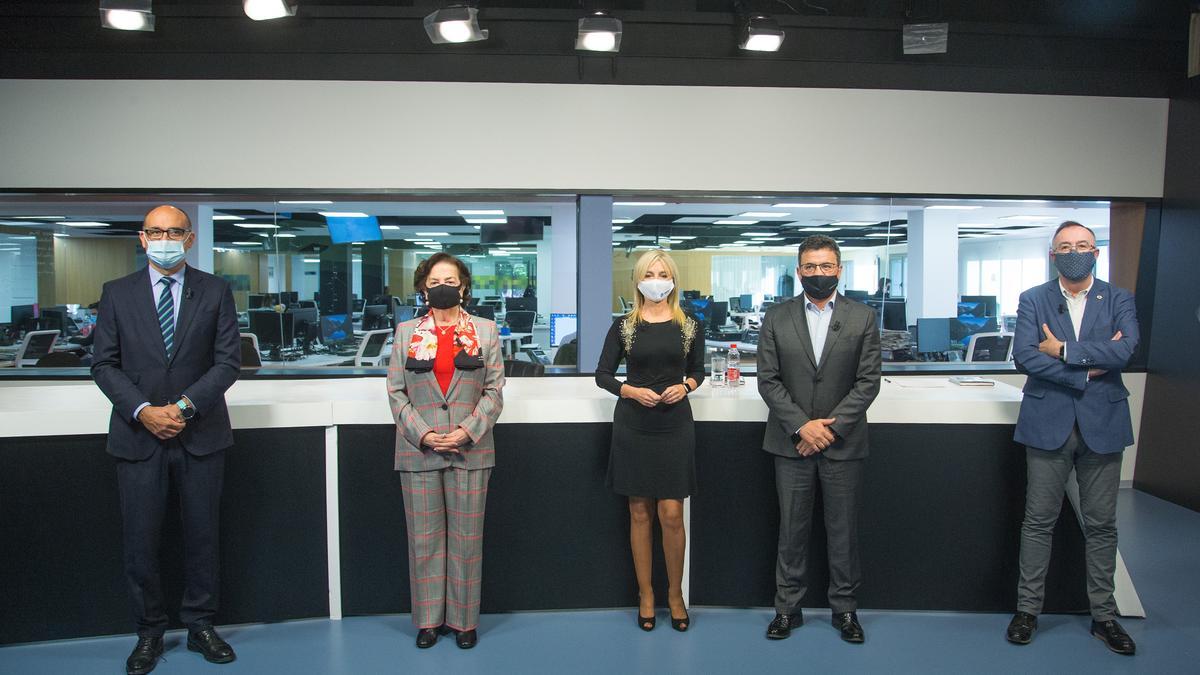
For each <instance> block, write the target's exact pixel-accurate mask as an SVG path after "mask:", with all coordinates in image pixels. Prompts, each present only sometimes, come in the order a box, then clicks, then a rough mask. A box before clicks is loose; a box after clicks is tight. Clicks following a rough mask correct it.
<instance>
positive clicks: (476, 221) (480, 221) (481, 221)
mask: <svg viewBox="0 0 1200 675" xmlns="http://www.w3.org/2000/svg"><path fill="white" fill-rule="evenodd" d="M463 220H465V221H467V222H468V223H470V224H472V225H503V224H504V223H507V222H508V218H463Z"/></svg>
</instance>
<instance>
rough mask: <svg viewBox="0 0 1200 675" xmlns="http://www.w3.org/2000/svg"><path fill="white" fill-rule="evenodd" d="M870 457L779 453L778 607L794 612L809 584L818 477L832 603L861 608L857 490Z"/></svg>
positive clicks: (844, 609)
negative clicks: (854, 457)
mask: <svg viewBox="0 0 1200 675" xmlns="http://www.w3.org/2000/svg"><path fill="white" fill-rule="evenodd" d="M865 464H866V461H865V460H861V459H854V460H845V461H839V460H833V459H828V458H826V457H825V456H824V455H821V454H818V455H815V456H813V457H808V458H801V457H796V458H791V457H779V456H776V457H775V489H776V491H777V492H778V493H779V550H778V555H777V558H776V563H775V611H777V612H779V613H780V614H794V613H796V612H798V611H800V602H801V600H802V599H803V598H804V593H805V591H807V590H808V582H807V580H806V572H807V570H808V548H809V547H808V542H809V538H810V535H811V532H812V512H813V499H814V495H815V494H816V490H817V481H820V484H821V503H822V505H823V506H824V507H825V532H826V535H827V542H828V549H829V607H830V609H832V610H833V611H834V612H835V613H841V612H853V611H855V610H856V609H857V608H858V602H857V600H856V599H855V597H854V594H855V592H856V591H857V590H858V587H859V584H860V583H861V581H862V571H861V569H860V567H859V561H858V502H859V499H858V493H859V486H860V485H861V484H862V476H863V467H864V466H865Z"/></svg>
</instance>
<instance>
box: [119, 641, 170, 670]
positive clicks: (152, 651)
mask: <svg viewBox="0 0 1200 675" xmlns="http://www.w3.org/2000/svg"><path fill="white" fill-rule="evenodd" d="M162 653H163V639H162V636H159V637H139V638H138V641H137V645H136V646H135V647H134V648H133V652H132V653H131V654H130V655H129V658H127V659H125V672H126V673H129V675H146V673H148V672H150V671H152V670H154V666H157V665H158V657H160V656H162Z"/></svg>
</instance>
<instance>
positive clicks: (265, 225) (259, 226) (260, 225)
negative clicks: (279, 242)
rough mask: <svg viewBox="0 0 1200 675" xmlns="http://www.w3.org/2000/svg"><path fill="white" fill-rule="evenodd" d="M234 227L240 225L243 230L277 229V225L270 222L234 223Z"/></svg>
mask: <svg viewBox="0 0 1200 675" xmlns="http://www.w3.org/2000/svg"><path fill="white" fill-rule="evenodd" d="M233 226H234V227H240V228H242V229H245V230H278V229H279V226H278V225H272V224H270V223H234V224H233Z"/></svg>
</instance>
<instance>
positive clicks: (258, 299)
mask: <svg viewBox="0 0 1200 675" xmlns="http://www.w3.org/2000/svg"><path fill="white" fill-rule="evenodd" d="M246 303H247V304H246V307H247V309H261V308H262V307H265V306H267V305H268V304H269V303H268V302H267V294H266V293H251V294H250V295H247V296H246Z"/></svg>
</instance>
